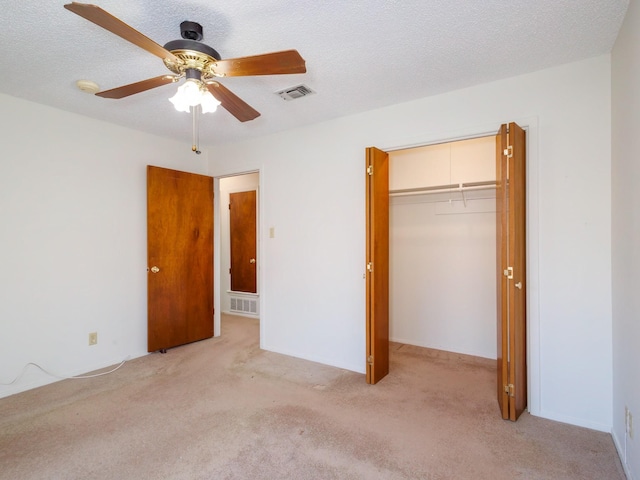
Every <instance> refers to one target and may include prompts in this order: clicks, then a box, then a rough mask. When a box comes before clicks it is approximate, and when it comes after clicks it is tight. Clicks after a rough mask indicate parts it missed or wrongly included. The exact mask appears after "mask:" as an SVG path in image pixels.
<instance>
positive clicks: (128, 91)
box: [96, 75, 180, 99]
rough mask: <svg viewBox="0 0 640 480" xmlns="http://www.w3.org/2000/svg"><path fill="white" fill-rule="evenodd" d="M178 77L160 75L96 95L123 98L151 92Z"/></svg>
mask: <svg viewBox="0 0 640 480" xmlns="http://www.w3.org/2000/svg"><path fill="white" fill-rule="evenodd" d="M179 78H180V77H177V76H175V77H174V76H172V75H161V76H159V77H154V78H148V79H147V80H142V81H140V82H136V83H130V84H129V85H123V86H122V87H117V88H112V89H111V90H104V91H102V92H98V93H96V95H97V96H99V97H102V98H115V99H118V98H124V97H128V96H129V95H133V94H135V93H140V92H144V91H146V90H151V89H152V88H156V87H161V86H162V85H166V84H167V83H173V82H175V81H177V80H178V79H179Z"/></svg>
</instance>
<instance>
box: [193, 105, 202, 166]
mask: <svg viewBox="0 0 640 480" xmlns="http://www.w3.org/2000/svg"><path fill="white" fill-rule="evenodd" d="M191 113H192V115H193V142H192V145H191V151H193V152H194V153H195V154H196V155H200V153H202V152H200V150H199V149H198V143H200V141H199V137H200V125H199V122H198V120H199V119H200V105H196V106H194V107H191Z"/></svg>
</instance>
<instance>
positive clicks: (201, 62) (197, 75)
mask: <svg viewBox="0 0 640 480" xmlns="http://www.w3.org/2000/svg"><path fill="white" fill-rule="evenodd" d="M64 8H66V9H67V10H69V11H71V12H73V13H75V14H77V15H79V16H81V17H83V18H85V19H86V20H89V21H90V22H93V23H95V24H96V25H98V26H100V27H102V28H104V29H106V30H108V31H110V32H111V33H114V34H116V35H118V36H119V37H122V38H123V39H125V40H127V41H129V42H131V43H133V44H134V45H137V46H138V47H140V48H142V49H144V50H146V51H148V52H149V53H152V54H153V55H156V56H157V57H160V58H161V59H162V60H163V61H164V64H165V66H166V67H167V68H168V69H169V70H170V71H171V72H172V74H168V75H160V76H158V77H153V78H149V79H147V80H142V81H140V82H136V83H131V84H129V85H123V86H121V87H117V88H113V89H110V90H104V91H100V92H97V93H96V95H98V96H99V97H103V98H114V99H119V98H124V97H128V96H129V95H134V94H136V93H140V92H144V91H146V90H150V89H152V88H156V87H160V86H162V85H166V84H169V83H175V82H178V81H180V80H181V79H183V78H184V79H185V82H184V84H183V85H182V86H181V87H180V88H179V89H178V90H179V92H178V94H176V96H175V97H173V98H171V99H170V100H171V101H172V102H173V103H174V105H175V107H176V109H178V110H180V111H186V112H188V111H189V107H194V108H193V109H192V111H193V112H194V124H195V118H196V116H195V112H196V109H197V107H198V106H199V107H200V110H202V112H203V113H206V112H207V111H213V110H215V107H216V106H217V105H218V104H219V105H221V106H222V107H223V108H224V109H226V110H227V111H228V112H229V113H231V114H232V115H233V116H234V117H236V118H237V119H238V120H240V121H241V122H246V121H249V120H253V119H254V118H257V117H258V116H260V113H259V112H258V111H257V110H255V109H254V108H252V107H251V106H250V105H248V104H247V103H246V102H244V101H243V100H242V99H241V98H239V97H238V96H237V95H235V94H234V93H232V92H231V91H230V90H229V89H228V88H227V87H225V86H224V85H222V84H221V83H219V82H217V81H216V80H215V79H216V78H220V77H241V76H251V75H281V74H291V73H305V72H306V71H307V69H306V67H305V61H304V59H303V58H302V57H301V56H300V54H299V53H298V52H297V51H296V50H284V51H280V52H273V53H266V54H263V55H254V56H249V57H239V58H229V59H224V60H223V59H221V57H220V55H219V54H218V52H217V51H215V50H214V49H213V48H211V47H210V46H208V45H206V44H204V43H202V42H201V40H202V26H201V25H200V24H198V23H196V22H190V21H185V22H182V23H181V24H180V33H181V36H182V39H180V40H173V41H170V42H168V43H167V44H165V45H164V46H160V45H159V44H157V43H156V42H154V41H153V40H151V39H149V38H148V37H146V36H145V35H143V34H142V33H140V32H138V31H137V30H135V29H134V28H132V27H130V26H129V25H127V24H126V23H124V22H123V21H121V20H119V19H118V18H116V17H114V16H113V15H111V14H110V13H108V12H106V11H105V10H103V9H101V8H100V7H98V6H96V5H91V4H85V3H77V2H72V3H69V4H66V5H65V6H64ZM194 130H195V129H194ZM194 151H195V150H194Z"/></svg>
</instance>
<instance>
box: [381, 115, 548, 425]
mask: <svg viewBox="0 0 640 480" xmlns="http://www.w3.org/2000/svg"><path fill="white" fill-rule="evenodd" d="M505 122H515V123H517V124H518V125H520V127H522V128H523V129H524V130H525V132H526V135H527V142H526V158H527V164H526V189H527V191H526V197H527V198H526V205H527V207H526V211H527V218H526V252H527V253H526V265H527V281H526V294H527V306H526V310H527V405H528V407H527V409H528V411H529V412H530V413H531V414H533V415H538V416H540V415H541V414H542V405H541V400H540V396H541V382H540V371H541V369H540V294H539V292H540V280H539V268H538V264H539V263H538V258H539V231H540V228H539V153H538V138H539V129H538V117H524V118H506V119H504V118H503V119H500V120H498V121H496V122H492V123H484V124H481V125H471V126H466V127H461V128H460V129H459V130H456V131H449V132H436V133H432V134H430V133H425V135H424V136H420V137H418V138H416V137H413V138H405V139H398V140H395V141H391V142H387V143H380V142H375V141H372V142H370V143H371V144H372V145H374V146H375V147H376V148H379V149H380V150H383V151H385V152H392V151H394V150H404V149H407V148H414V147H423V146H428V145H436V144H440V143H449V142H457V141H460V140H468V139H471V138H478V137H488V136H494V137H495V135H496V132H497V131H498V130H499V129H500V126H501V125H502V124H504V123H505Z"/></svg>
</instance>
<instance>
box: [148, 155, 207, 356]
mask: <svg viewBox="0 0 640 480" xmlns="http://www.w3.org/2000/svg"><path fill="white" fill-rule="evenodd" d="M147 256H148V262H149V263H148V274H147V276H148V281H147V289H148V303H147V310H148V312H147V316H148V318H147V347H148V351H149V352H154V351H157V350H165V349H167V348H171V347H175V346H178V345H183V344H185V343H190V342H195V341H197V340H203V339H205V338H210V337H212V336H213V178H212V177H207V176H204V175H197V174H194V173H187V172H180V171H176V170H169V169H166V168H159V167H152V166H148V167H147Z"/></svg>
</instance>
